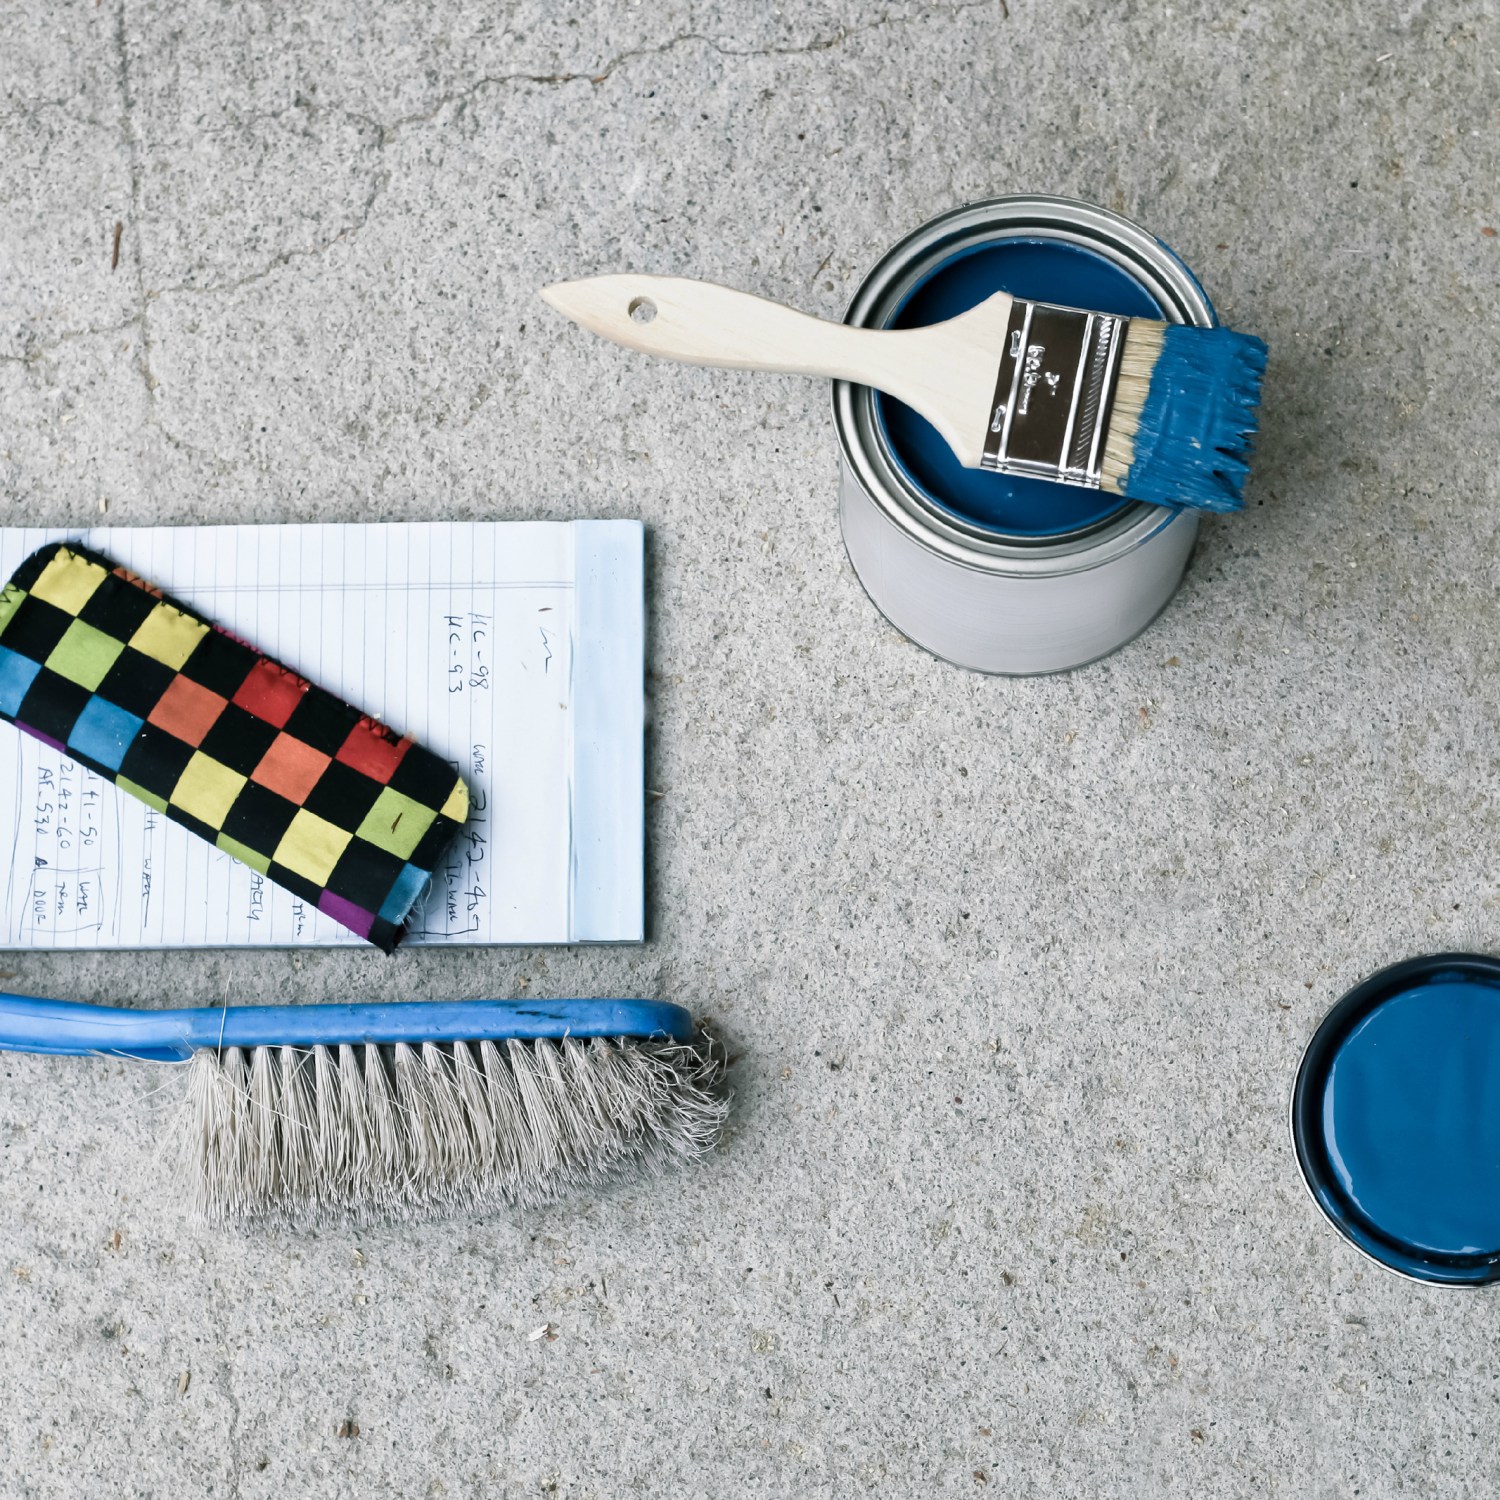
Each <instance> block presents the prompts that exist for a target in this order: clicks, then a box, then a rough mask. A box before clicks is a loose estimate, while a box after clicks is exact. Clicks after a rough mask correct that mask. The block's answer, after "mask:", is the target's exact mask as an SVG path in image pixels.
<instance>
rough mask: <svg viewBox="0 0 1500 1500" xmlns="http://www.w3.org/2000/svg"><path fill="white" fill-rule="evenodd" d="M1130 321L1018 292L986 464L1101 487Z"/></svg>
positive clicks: (997, 385)
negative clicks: (1032, 298) (1025, 299)
mask: <svg viewBox="0 0 1500 1500" xmlns="http://www.w3.org/2000/svg"><path fill="white" fill-rule="evenodd" d="M1129 321H1130V320H1129V319H1128V318H1120V317H1115V316H1113V315H1111V314H1109V313H1095V312H1081V311H1079V310H1078V309H1076V308H1072V307H1054V306H1052V305H1051V304H1050V303H1046V302H1022V301H1020V300H1019V299H1017V301H1016V302H1015V303H1014V305H1013V306H1012V307H1011V311H1010V323H1009V326H1008V327H1007V329H1006V335H1005V350H1004V352H1003V354H1002V355H1001V359H1000V374H999V377H998V379H997V380H996V382H995V399H994V401H993V403H992V409H991V415H990V424H989V430H988V431H987V433H986V434H985V443H984V456H983V458H982V459H981V460H980V467H981V468H985V469H994V470H997V471H998V472H999V473H1002V474H1016V475H1021V476H1024V477H1026V478H1028V479H1050V480H1054V481H1058V482H1060V483H1062V484H1074V485H1080V486H1082V487H1083V488H1085V489H1091V490H1096V489H1098V488H1099V487H1100V479H1101V473H1102V468H1103V463H1104V440H1105V435H1106V434H1107V433H1108V431H1109V419H1110V413H1111V410H1112V408H1113V406H1114V399H1115V386H1116V384H1117V382H1118V380H1119V374H1120V351H1121V349H1122V348H1123V347H1124V344H1125V328H1126V324H1127V323H1128V322H1129Z"/></svg>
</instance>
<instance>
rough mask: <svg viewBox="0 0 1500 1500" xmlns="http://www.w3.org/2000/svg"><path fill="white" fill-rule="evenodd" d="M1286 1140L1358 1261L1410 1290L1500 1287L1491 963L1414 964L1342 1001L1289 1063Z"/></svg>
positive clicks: (1499, 1151) (1499, 1127)
mask: <svg viewBox="0 0 1500 1500" xmlns="http://www.w3.org/2000/svg"><path fill="white" fill-rule="evenodd" d="M1292 1137H1293V1141H1294V1143H1295V1145H1296V1149H1297V1159H1298V1162H1299V1164H1300V1165H1301V1168H1302V1173H1303V1176H1304V1177H1305V1178H1306V1179H1307V1185H1308V1187H1309V1188H1310V1189H1311V1191H1312V1195H1313V1198H1314V1200H1315V1201H1316V1202H1317V1204H1318V1206H1319V1207H1320V1208H1321V1209H1322V1210H1323V1212H1324V1213H1325V1214H1327V1215H1328V1217H1329V1219H1331V1220H1332V1222H1333V1224H1334V1226H1335V1227H1336V1228H1337V1229H1338V1230H1339V1231H1340V1233H1342V1234H1343V1235H1345V1236H1346V1237H1347V1238H1348V1239H1350V1240H1352V1241H1353V1243H1354V1244H1356V1245H1357V1246H1358V1247H1359V1248H1360V1249H1361V1250H1363V1251H1364V1252H1365V1253H1366V1254H1367V1255H1369V1256H1371V1257H1372V1258H1374V1259H1375V1260H1377V1261H1379V1262H1380V1263H1381V1264H1382V1265H1386V1266H1389V1267H1390V1268H1391V1269H1392V1270H1394V1271H1399V1272H1401V1273H1402V1274H1403V1275H1406V1276H1411V1277H1415V1278H1416V1279H1417V1280H1420V1281H1430V1282H1438V1283H1443V1284H1446V1285H1454V1286H1480V1285H1484V1284H1486V1283H1488V1282H1491V1281H1495V1280H1500V960H1496V959H1493V958H1485V957H1482V956H1480V955H1477V954H1468V953H1440V954H1434V955H1432V956H1430V957H1427V958H1414V959H1410V960H1408V961H1407V962H1406V963H1401V964H1396V965H1395V966H1394V967H1392V968H1389V969H1383V970H1382V971H1381V972H1380V973H1378V974H1376V975H1374V976H1373V977H1371V978H1370V979H1367V980H1366V981H1365V982H1364V983H1363V984H1361V985H1359V986H1357V987H1356V988H1355V989H1353V990H1351V991H1350V992H1349V993H1348V994H1347V995H1345V996H1344V998H1343V999H1342V1000H1340V1001H1339V1003H1338V1004H1337V1005H1336V1006H1334V1008H1333V1009H1332V1010H1331V1011H1330V1012H1329V1013H1328V1015H1327V1016H1326V1017H1325V1019H1324V1021H1323V1024H1322V1025H1321V1026H1320V1027H1319V1028H1318V1031H1317V1033H1316V1035H1315V1036H1314V1037H1313V1039H1312V1042H1311V1043H1310V1044H1309V1046H1308V1049H1307V1052H1306V1054H1305V1055H1304V1057H1303V1059H1302V1066H1301V1069H1300V1070H1299V1071H1298V1074H1297V1084H1296V1088H1295V1090H1294V1092H1293V1096H1292Z"/></svg>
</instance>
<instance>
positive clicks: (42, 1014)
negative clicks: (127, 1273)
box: [0, 994, 694, 1062]
mask: <svg viewBox="0 0 1500 1500" xmlns="http://www.w3.org/2000/svg"><path fill="white" fill-rule="evenodd" d="M693 1030H694V1028H693V1019H692V1017H691V1016H690V1015H689V1014H688V1012H687V1011H686V1010H684V1009H683V1008H682V1006H680V1005H670V1004H668V1003H666V1002H665V1001H661V1000H408V1001H403V1002H400V1003H398V1004H394V1005H386V1004H378V1003H377V1004H367V1005H227V1006H212V1007H205V1008H202V1009H193V1010H121V1009H118V1008H117V1007H115V1006H110V1005H81V1004H78V1003H77V1002H75V1001H71V1000H41V999H37V998H35V997H34V996H31V995H4V994H0V1050H4V1051H7V1052H45V1053H55V1054H63V1055H69V1056H83V1055H87V1054H94V1053H105V1054H107V1055H109V1056H112V1057H135V1058H142V1059H144V1060H146V1061H150V1062H175V1061H180V1060H182V1059H184V1058H187V1057H191V1056H192V1054H193V1053H194V1052H195V1051H197V1050H198V1048H200V1047H214V1048H217V1047H319V1046H323V1047H336V1046H338V1045H340V1044H341V1043H346V1042H347V1043H350V1044H353V1045H358V1044H360V1043H362V1042H369V1043H374V1044H377V1045H379V1044H386V1043H394V1042H411V1043H421V1042H461V1041H468V1042H473V1041H484V1040H492V1041H502V1040H512V1039H513V1040H515V1041H523V1042H525V1041H539V1040H542V1039H545V1038H551V1039H560V1038H562V1037H569V1036H572V1037H594V1036H618V1037H634V1038H638V1039H651V1038H654V1039H657V1040H668V1039H670V1040H673V1041H679V1042H685V1041H688V1040H690V1039H691V1038H692V1036H693Z"/></svg>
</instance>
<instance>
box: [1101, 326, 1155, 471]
mask: <svg viewBox="0 0 1500 1500" xmlns="http://www.w3.org/2000/svg"><path fill="white" fill-rule="evenodd" d="M1166 331H1167V325H1166V324H1165V323H1153V322H1151V321H1150V320H1149V319H1147V318H1132V319H1131V320H1130V321H1129V322H1128V323H1127V324H1126V325H1125V347H1124V348H1123V349H1121V351H1120V378H1119V379H1118V380H1117V381H1116V382H1115V404H1114V406H1113V408H1112V409H1111V411H1110V416H1109V431H1108V432H1106V433H1105V434H1104V460H1103V464H1102V466H1101V469H1100V477H1099V483H1100V488H1102V489H1106V490H1109V491H1110V492H1111V493H1112V494H1115V495H1123V494H1124V493H1125V488H1124V486H1125V476H1126V475H1127V474H1129V473H1130V469H1131V465H1132V464H1134V463H1135V435H1136V431H1137V429H1138V428H1139V427H1140V425H1141V413H1142V412H1143V411H1144V410H1145V408H1146V397H1147V396H1148V395H1149V394H1150V391H1151V372H1152V371H1153V370H1155V368H1156V361H1157V360H1158V359H1160V358H1161V345H1162V338H1163V336H1164V335H1165V333H1166Z"/></svg>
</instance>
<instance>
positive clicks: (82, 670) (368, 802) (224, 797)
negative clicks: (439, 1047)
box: [0, 544, 469, 952]
mask: <svg viewBox="0 0 1500 1500" xmlns="http://www.w3.org/2000/svg"><path fill="white" fill-rule="evenodd" d="M0 715H3V716H4V717H6V718H8V719H11V720H12V721H13V722H14V723H15V724H16V725H17V726H18V727H19V728H21V729H24V730H25V731H26V732H27V733H28V734H32V735H35V736H36V738H38V739H40V740H45V741H46V742H47V743H48V744H50V745H54V746H56V747H57V748H58V749H59V750H62V751H63V752H64V753H66V754H67V755H69V756H72V757H74V758H76V759H77V760H80V761H82V762H83V763H84V764H85V765H87V766H89V767H91V768H92V769H93V770H95V771H97V772H99V774H100V775H102V776H107V777H109V778H110V779H111V780H113V781H114V782H115V784H116V785H117V786H119V787H120V788H121V790H123V791H126V792H129V793H130V794H131V795H132V796H134V797H138V798H139V799H140V800H141V801H142V802H145V803H147V804H148V805H150V806H151V807H154V808H156V809H157V811H158V812H162V813H165V814H166V815H167V816H168V817H170V818H172V819H173V820H174V821H176V822H178V823H182V824H184V825H185V826H186V827H188V828H191V829H192V830H193V831H194V832H195V833H197V834H199V835H201V836H202V837H203V838H205V839H208V840H209V841H210V842H211V843H213V844H215V845H217V846H218V847H219V848H220V849H223V850H224V851H225V852H226V853H228V854H231V855H233V856H234V857H235V858H236V859H238V860H241V861H242V862H243V863H245V864H247V865H250V866H251V867H252V868H253V869H256V870H259V871H260V872H261V873H262V874H263V875H266V876H267V877H269V878H270V879H272V880H274V881H276V883H277V884H278V885H283V886H285V887H286V888H287V889H288V890H290V891H292V892H294V893H295V894H296V895H298V896H300V897H301V898H302V899H303V900H304V901H307V902H309V903H310V904H312V905H314V906H316V907H317V909H318V910H319V911H323V912H326V913H327V914H328V915H329V916H330V917H332V918H333V919H334V920H335V921H338V922H340V923H342V924H343V925H344V926H345V927H348V928H350V929H351V930H352V931H354V932H357V933H358V934H359V935H360V936H361V937H365V938H368V939H369V940H370V941H371V942H373V943H375V944H377V945H378V946H379V947H381V948H383V949H384V950H385V951H386V952H390V951H391V950H392V949H393V948H394V947H395V946H396V944H397V942H399V941H400V938H401V933H402V930H403V927H404V925H405V922H406V920H407V918H408V916H409V915H410V913H411V910H412V907H413V905H414V904H415V903H416V901H417V898H418V897H419V896H420V895H421V894H422V892H423V891H424V890H425V889H426V887H427V884H428V882H429V881H430V880H431V878H432V873H433V871H434V870H435V869H436V867H437V865H438V863H439V861H440V860H441V858H442V856H443V854H444V852H445V850H446V849H447V847H448V845H449V844H450V843H451V841H452V839H453V837H454V835H455V834H456V833H457V832H458V830H459V828H460V827H461V826H462V824H463V822H464V820H465V818H466V817H467V816H468V809H469V794H468V789H467V788H466V787H465V785H464V783H463V780H462V778H461V777H459V775H458V773H457V772H456V771H455V770H454V768H453V767H452V766H451V765H449V764H448V763H447V762H446V761H443V760H440V759H439V758H438V757H437V756H436V755H435V754H433V753H432V752H431V751H430V750H426V749H424V748H423V747H422V746H420V745H417V744H414V743H413V742H412V741H411V740H409V739H404V738H400V737H398V736H396V735H395V734H393V733H392V732H391V731H390V730H389V729H387V728H386V727H385V726H384V725H383V724H380V723H378V722H377V721H375V720H373V719H370V718H368V717H366V716H365V715H362V714H360V713H359V712H358V710H356V709H354V708H351V707H350V706H349V705H348V704H347V703H344V702H342V701H341V700H340V699H338V698H335V697H334V696H333V695H332V694H331V693H327V692H324V691H323V690H322V689H321V688H318V687H314V686H313V685H312V684H311V683H308V682H305V681H304V680H303V679H302V678H300V677H298V676H297V675H296V674H295V673H294V672H291V671H289V670H288V669H287V668H285V667H283V666H281V665H279V664H278V663H277V662H274V661H272V660H271V659H270V658H269V657H267V656H263V655H261V653H259V652H258V651H256V650H255V649H254V648H253V647H251V646H247V645H246V644H245V643H244V642H243V641H240V640H237V639H236V638H235V637H234V636H231V635H229V634H228V633H227V632H226V631H223V630H221V629H219V628H218V627H217V626H214V625H211V624H210V623H209V622H208V621H206V620H203V619H201V618H199V617H198V616H197V615H195V614H193V613H192V611H191V610H189V609H187V608H186V607H185V606H183V605H181V604H179V603H178V602H177V601H175V600H173V599H170V598H168V597H167V596H166V595H164V594H163V593H162V592H161V591H160V590H159V589H156V588H153V587H152V586H151V585H150V584H147V583H144V582H142V581H141V580H140V579H138V578H135V577H134V576H133V575H131V574H130V573H128V572H126V571H125V570H124V569H123V568H118V567H116V566H114V564H112V563H111V562H109V561H108V560H107V559H105V558H103V557H99V556H97V555H95V554H93V553H90V552H87V551H85V550H84V549H82V548H80V547H75V546H72V545H69V544H54V545H52V546H49V547H44V548H43V549H42V550H41V551H39V552H36V553H34V554H33V555H32V556H31V557H29V558H28V559H27V560H26V561H25V562H24V563H23V564H22V565H21V567H20V568H19V569H17V571H16V574H15V576H14V577H13V578H12V579H11V581H10V582H9V583H8V584H7V585H6V587H5V590H4V592H3V594H0Z"/></svg>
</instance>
